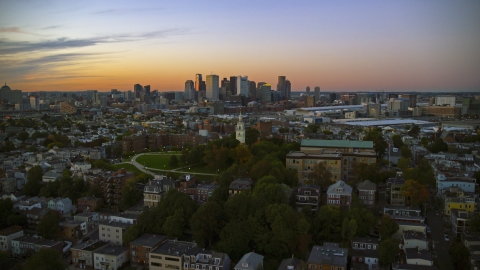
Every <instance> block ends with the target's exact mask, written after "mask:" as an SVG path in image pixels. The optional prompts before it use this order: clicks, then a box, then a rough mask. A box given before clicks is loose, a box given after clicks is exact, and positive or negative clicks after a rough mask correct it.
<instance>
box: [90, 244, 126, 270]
mask: <svg viewBox="0 0 480 270" xmlns="http://www.w3.org/2000/svg"><path fill="white" fill-rule="evenodd" d="M128 250H129V249H128V247H123V246H116V245H113V244H107V245H105V246H103V247H101V248H99V249H97V250H95V251H94V252H93V264H94V269H101V270H104V269H112V270H116V269H119V268H120V267H121V266H124V265H126V264H127V263H128V262H129V261H130V258H129V256H128Z"/></svg>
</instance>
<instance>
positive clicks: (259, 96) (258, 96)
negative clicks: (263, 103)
mask: <svg viewBox="0 0 480 270" xmlns="http://www.w3.org/2000/svg"><path fill="white" fill-rule="evenodd" d="M264 84H267V83H266V82H259V83H257V93H256V95H255V97H256V98H257V99H258V100H262V86H263V85H264Z"/></svg>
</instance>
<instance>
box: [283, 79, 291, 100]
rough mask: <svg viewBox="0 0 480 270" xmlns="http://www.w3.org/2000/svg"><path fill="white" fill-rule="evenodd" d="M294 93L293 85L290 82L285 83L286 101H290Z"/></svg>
mask: <svg viewBox="0 0 480 270" xmlns="http://www.w3.org/2000/svg"><path fill="white" fill-rule="evenodd" d="M291 93H292V84H291V83H290V81H289V80H286V81H285V96H283V98H284V99H290V96H291Z"/></svg>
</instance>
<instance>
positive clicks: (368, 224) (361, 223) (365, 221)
mask: <svg viewBox="0 0 480 270" xmlns="http://www.w3.org/2000/svg"><path fill="white" fill-rule="evenodd" d="M347 217H348V218H349V219H350V220H355V222H356V223H357V234H356V235H357V236H361V237H364V236H367V235H368V234H369V233H370V230H371V229H372V228H373V226H374V225H375V217H374V216H373V214H372V212H371V211H369V210H367V209H366V208H364V207H361V208H360V207H354V208H352V209H350V211H348V213H347Z"/></svg>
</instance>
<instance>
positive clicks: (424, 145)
mask: <svg viewBox="0 0 480 270" xmlns="http://www.w3.org/2000/svg"><path fill="white" fill-rule="evenodd" d="M429 142H430V141H429V140H428V139H427V137H422V139H420V144H421V145H422V146H423V147H427V146H428V143H429Z"/></svg>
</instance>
